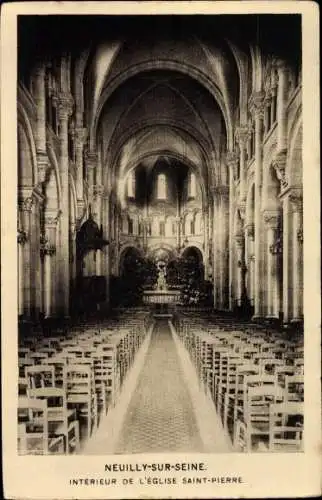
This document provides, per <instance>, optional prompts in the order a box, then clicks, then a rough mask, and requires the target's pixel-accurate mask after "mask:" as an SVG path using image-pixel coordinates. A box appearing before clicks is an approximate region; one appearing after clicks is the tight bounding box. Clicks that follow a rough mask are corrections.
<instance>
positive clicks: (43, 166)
mask: <svg viewBox="0 0 322 500" xmlns="http://www.w3.org/2000/svg"><path fill="white" fill-rule="evenodd" d="M45 72H46V68H45V65H44V64H43V63H41V64H38V65H37V67H36V68H35V71H34V91H35V92H34V94H35V95H34V99H35V102H36V114H37V120H36V130H35V132H36V133H35V136H36V137H35V139H36V151H37V168H38V182H40V183H42V182H44V181H45V177H46V170H47V167H48V165H49V161H48V157H47V147H46V93H45Z"/></svg>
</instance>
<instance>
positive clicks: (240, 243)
mask: <svg viewBox="0 0 322 500" xmlns="http://www.w3.org/2000/svg"><path fill="white" fill-rule="evenodd" d="M234 238H235V242H236V245H237V246H238V247H240V248H241V247H242V246H243V243H244V235H243V233H242V232H238V233H236V234H235V235H234Z"/></svg>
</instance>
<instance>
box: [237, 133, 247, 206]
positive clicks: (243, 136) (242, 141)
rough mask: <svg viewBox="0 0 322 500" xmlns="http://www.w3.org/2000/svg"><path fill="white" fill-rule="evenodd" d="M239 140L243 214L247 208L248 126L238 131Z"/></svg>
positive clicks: (240, 195)
mask: <svg viewBox="0 0 322 500" xmlns="http://www.w3.org/2000/svg"><path fill="white" fill-rule="evenodd" d="M237 140H238V145H239V179H240V183H239V203H238V205H239V209H240V212H241V214H243V213H245V208H246V167H247V165H246V154H247V143H248V140H249V129H248V127H247V126H240V127H238V129H237Z"/></svg>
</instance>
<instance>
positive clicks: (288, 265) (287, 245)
mask: <svg viewBox="0 0 322 500" xmlns="http://www.w3.org/2000/svg"><path fill="white" fill-rule="evenodd" d="M281 201H282V204H283V259H282V260H283V322H284V323H289V321H290V319H291V317H292V311H291V308H292V295H293V293H292V288H293V280H292V266H293V257H292V240H291V227H292V224H291V222H292V221H291V203H290V199H289V194H288V193H284V194H283V196H282V197H281Z"/></svg>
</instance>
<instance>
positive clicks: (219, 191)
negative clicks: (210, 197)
mask: <svg viewBox="0 0 322 500" xmlns="http://www.w3.org/2000/svg"><path fill="white" fill-rule="evenodd" d="M213 193H214V195H215V196H218V197H219V198H222V199H224V200H228V199H229V186H214V188H213Z"/></svg>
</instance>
